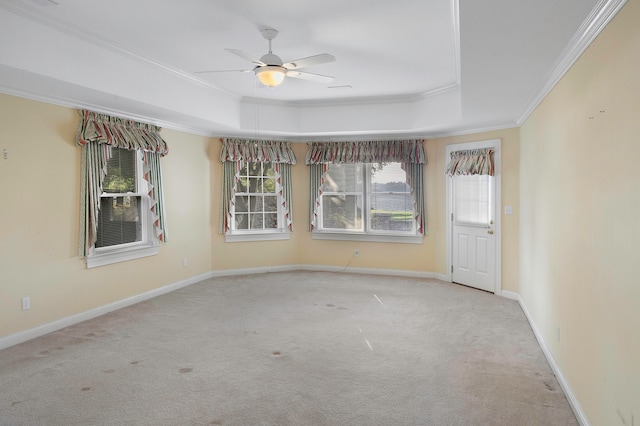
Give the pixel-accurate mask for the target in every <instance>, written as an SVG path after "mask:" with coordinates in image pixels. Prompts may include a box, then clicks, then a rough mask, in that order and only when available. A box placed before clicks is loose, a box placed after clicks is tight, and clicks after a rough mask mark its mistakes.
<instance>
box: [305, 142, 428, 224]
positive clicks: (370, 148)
mask: <svg viewBox="0 0 640 426" xmlns="http://www.w3.org/2000/svg"><path fill="white" fill-rule="evenodd" d="M390 162H393V163H402V164H403V166H402V167H403V169H404V170H405V172H406V173H407V183H408V184H409V186H410V187H411V195H412V197H413V202H414V207H415V212H416V216H415V220H416V223H417V225H418V231H419V232H420V234H421V235H424V233H425V230H426V226H425V225H426V211H425V197H424V165H425V164H427V155H426V153H425V150H424V141H423V140H422V139H415V140H394V141H358V142H312V143H310V144H309V150H308V151H307V156H306V159H305V163H306V164H307V165H308V166H309V167H310V169H311V170H310V183H309V191H310V197H309V198H310V200H309V230H310V231H312V230H313V229H314V228H315V227H316V226H317V222H318V209H319V208H320V196H321V195H322V184H323V183H324V177H325V175H326V173H327V170H328V165H329V164H331V163H337V164H341V163H347V164H354V163H390Z"/></svg>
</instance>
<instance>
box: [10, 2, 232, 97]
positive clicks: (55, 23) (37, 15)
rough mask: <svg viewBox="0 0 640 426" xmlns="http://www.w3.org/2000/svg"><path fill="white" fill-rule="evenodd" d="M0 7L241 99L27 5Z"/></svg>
mask: <svg viewBox="0 0 640 426" xmlns="http://www.w3.org/2000/svg"><path fill="white" fill-rule="evenodd" d="M0 8H3V9H5V10H7V11H8V12H11V13H14V14H16V15H18V16H22V17H23V18H25V19H28V20H30V21H32V22H36V23H38V24H40V25H43V26H45V27H47V28H49V29H50V30H52V31H56V32H59V33H62V34H65V35H67V36H70V37H72V38H75V39H78V40H82V41H84V42H86V43H88V44H91V45H93V46H95V47H98V48H101V49H104V50H107V51H109V52H111V53H113V54H116V55H119V56H122V57H125V58H128V59H133V60H135V61H137V62H139V63H142V64H144V65H147V66H151V67H155V68H158V69H160V70H163V71H165V72H169V73H171V74H175V75H177V76H178V77H180V78H182V79H184V80H186V81H189V82H191V83H195V84H197V85H199V86H203V87H207V88H209V89H214V90H217V91H220V92H223V93H225V94H226V95H228V96H231V97H233V98H236V99H238V100H239V99H240V97H239V96H238V95H236V94H235V93H232V92H229V91H228V90H226V89H223V88H221V87H219V86H216V85H215V84H212V83H209V82H208V81H205V80H202V79H200V78H198V77H196V76H194V75H192V74H190V73H188V72H186V71H183V70H180V69H177V68H173V67H171V66H169V65H166V64H163V63H161V62H158V61H156V60H153V59H151V58H148V57H146V56H144V55H142V54H140V53H137V52H135V51H133V50H129V49H125V48H122V47H120V46H116V45H115V44H113V43H112V42H110V41H109V40H107V39H105V38H102V37H99V36H98V35H96V34H93V33H91V32H86V31H80V30H78V29H77V28H75V27H74V26H72V25H68V24H62V23H60V22H58V21H56V20H53V19H51V18H49V17H47V16H44V15H42V14H40V13H37V12H34V11H32V10H29V9H27V8H25V7H20V6H17V5H14V4H7V3H6V1H4V0H0Z"/></svg>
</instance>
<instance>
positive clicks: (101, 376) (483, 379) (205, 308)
mask: <svg viewBox="0 0 640 426" xmlns="http://www.w3.org/2000/svg"><path fill="white" fill-rule="evenodd" d="M0 424H2V425H509V426H512V425H575V424H577V422H576V419H575V417H574V416H573V413H572V411H571V409H570V407H569V405H568V403H567V401H566V399H565V397H564V395H563V393H562V391H561V389H560V387H559V385H558V383H557V381H556V379H555V377H554V375H553V373H552V372H551V370H550V369H549V366H548V365H547V363H546V361H545V359H544V356H543V354H542V352H541V350H540V348H539V347H538V345H537V342H536V340H535V338H534V336H533V333H532V331H531V329H530V328H529V325H528V323H527V321H526V319H525V317H524V315H523V313H522V311H521V310H520V307H519V306H518V304H517V303H516V302H514V301H511V300H507V299H503V298H500V297H496V296H494V295H491V294H488V293H484V292H481V291H477V290H473V289H469V288H466V287H463V286H458V285H454V284H449V283H443V282H440V281H436V280H425V279H414V278H396V277H383V276H367V275H355V274H336V273H322V272H288V273H273V274H263V275H251V276H240V277H226V278H215V279H211V280H206V281H203V282H201V283H198V284H195V285H193V286H190V287H188V288H184V289H182V290H179V291H176V292H173V293H171V294H167V295H164V296H161V297H158V298H156V299H153V300H150V301H147V302H143V303H140V304H138V305H135V306H132V307H129V308H126V309H122V310H120V311H117V312H114V313H111V314H109V315H105V316H103V317H100V318H96V319H94V320H91V321H87V322H84V323H81V324H78V325H75V326H73V327H69V328H66V329H64V330H60V331H58V332H56V333H52V334H50V335H47V336H43V337H40V338H37V339H34V340H31V341H29V342H26V343H23V344H20V345H17V346H14V347H11V348H8V349H5V350H3V351H0Z"/></svg>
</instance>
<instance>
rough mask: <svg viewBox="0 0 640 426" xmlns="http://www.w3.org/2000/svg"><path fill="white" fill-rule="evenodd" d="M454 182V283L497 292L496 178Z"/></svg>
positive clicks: (464, 178) (467, 178) (475, 177)
mask: <svg viewBox="0 0 640 426" xmlns="http://www.w3.org/2000/svg"><path fill="white" fill-rule="evenodd" d="M450 179H451V202H452V203H451V207H452V208H451V221H452V224H451V225H452V226H451V230H452V235H451V240H452V241H451V243H452V244H451V247H452V253H451V254H452V256H451V259H452V268H451V280H452V281H453V282H455V283H459V284H464V285H468V286H471V287H475V288H478V289H481V290H486V291H490V292H495V280H496V270H495V269H496V258H495V257H496V241H495V226H494V222H495V212H494V206H495V178H494V177H493V176H486V175H472V176H453V177H451V178H450Z"/></svg>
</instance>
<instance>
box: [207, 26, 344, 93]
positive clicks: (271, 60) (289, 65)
mask: <svg viewBox="0 0 640 426" xmlns="http://www.w3.org/2000/svg"><path fill="white" fill-rule="evenodd" d="M261 33H262V36H263V37H264V38H266V39H267V40H269V53H265V54H264V55H262V56H261V57H260V59H256V58H254V57H253V56H251V55H249V54H248V53H246V52H243V51H242V50H237V49H225V50H226V51H228V52H231V53H233V54H234V55H237V56H240V57H241V58H243V59H246V60H248V61H249V62H251V63H253V64H254V65H255V67H254V68H253V69H247V70H220V71H196V73H210V72H230V71H237V72H250V71H253V72H254V73H255V75H256V76H257V77H258V80H260V82H261V83H262V84H264V85H265V86H268V87H275V86H278V85H280V84H281V83H282V82H283V81H284V78H285V76H286V77H293V78H299V79H302V80H308V81H313V82H316V83H331V82H332V81H333V79H334V77H331V76H328V75H322V74H313V73H309V72H302V71H299V69H301V68H306V67H309V66H311V65H318V64H324V63H327V62H333V61H335V60H336V58H335V57H334V56H333V55H330V54H328V53H321V54H319V55H314V56H309V57H306V58H300V59H296V60H294V61H290V62H282V59H280V57H279V56H278V55H276V54H275V53H273V52H272V51H271V41H272V40H273V39H274V38H276V37H277V36H278V30H274V29H273V28H265V29H263V30H261Z"/></svg>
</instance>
